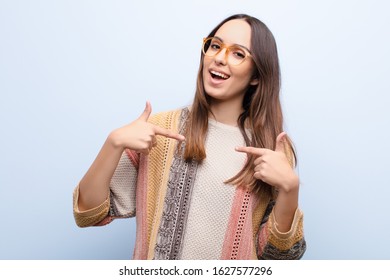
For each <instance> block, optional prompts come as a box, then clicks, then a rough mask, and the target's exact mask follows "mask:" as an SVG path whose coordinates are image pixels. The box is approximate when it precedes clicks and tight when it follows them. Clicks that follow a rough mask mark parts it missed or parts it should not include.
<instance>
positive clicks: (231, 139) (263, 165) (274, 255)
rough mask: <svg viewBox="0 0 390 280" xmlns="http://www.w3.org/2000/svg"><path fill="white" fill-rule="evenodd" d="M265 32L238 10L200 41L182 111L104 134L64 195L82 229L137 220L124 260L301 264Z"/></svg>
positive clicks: (293, 187)
mask: <svg viewBox="0 0 390 280" xmlns="http://www.w3.org/2000/svg"><path fill="white" fill-rule="evenodd" d="M279 90H280V70H279V62H278V55H277V49H276V43H275V41H274V38H273V36H272V34H271V32H270V31H269V29H268V28H267V27H266V26H265V25H264V24H263V23H262V22H261V21H259V20H258V19H256V18H254V17H251V16H248V15H234V16H231V17H229V18H227V19H225V20H224V21H222V22H221V23H220V24H219V25H218V26H217V27H216V28H215V29H214V30H213V31H212V32H211V33H210V34H209V35H208V36H207V38H205V39H204V41H203V46H202V54H201V62H200V67H199V73H198V78H197V89H196V93H195V98H194V101H193V104H192V105H191V106H190V107H186V108H182V109H179V110H174V111H170V112H164V113H159V114H156V115H153V116H151V111H152V109H151V105H150V103H149V102H147V103H146V107H145V110H144V112H143V113H142V114H141V115H140V117H139V118H138V119H136V120H135V121H133V122H132V123H130V124H128V125H126V126H124V127H121V128H118V129H116V130H114V131H112V132H111V133H110V134H109V136H108V138H107V140H106V142H105V143H104V145H103V147H102V149H101V151H100V152H99V154H98V156H97V158H96V159H95V161H94V162H93V164H92V166H91V167H90V169H89V170H88V172H87V173H86V174H85V176H84V177H83V178H82V180H81V181H80V183H79V185H78V186H77V188H76V189H75V191H74V200H73V201H74V215H75V220H76V223H77V224H78V225H79V226H80V227H86V226H93V225H105V224H107V223H109V222H111V221H112V220H113V219H115V218H123V217H132V216H135V214H136V213H137V215H136V224H137V229H136V245H135V249H134V256H133V257H134V259H299V258H301V257H302V255H303V253H304V251H305V249H306V243H305V240H304V236H303V214H302V212H301V211H300V210H299V208H298V190H299V179H298V176H297V175H296V173H295V172H294V168H293V166H294V163H295V153H294V150H293V148H292V145H291V142H290V140H289V138H288V137H287V135H286V133H285V132H283V116H282V111H281V106H280V101H279Z"/></svg>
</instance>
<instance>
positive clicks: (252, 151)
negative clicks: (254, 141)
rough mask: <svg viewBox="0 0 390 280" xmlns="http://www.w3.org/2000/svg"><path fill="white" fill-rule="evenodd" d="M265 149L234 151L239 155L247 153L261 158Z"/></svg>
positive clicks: (238, 149) (237, 149)
mask: <svg viewBox="0 0 390 280" xmlns="http://www.w3.org/2000/svg"><path fill="white" fill-rule="evenodd" d="M266 150H267V149H263V148H255V147H236V151H237V152H240V153H247V154H251V155H255V156H262V155H264V152H265V151H266Z"/></svg>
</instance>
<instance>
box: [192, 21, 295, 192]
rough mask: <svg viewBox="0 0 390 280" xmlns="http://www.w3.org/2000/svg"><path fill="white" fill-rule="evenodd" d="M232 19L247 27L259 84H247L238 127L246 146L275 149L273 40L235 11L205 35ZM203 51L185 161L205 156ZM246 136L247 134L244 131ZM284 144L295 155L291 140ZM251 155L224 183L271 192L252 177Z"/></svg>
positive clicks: (278, 121)
mask: <svg viewBox="0 0 390 280" xmlns="http://www.w3.org/2000/svg"><path fill="white" fill-rule="evenodd" d="M233 19H242V20H245V21H246V22H247V23H248V24H249V25H250V26H251V46H250V47H251V48H250V49H251V53H252V58H253V61H254V65H255V67H254V72H253V77H254V78H257V79H258V81H259V83H258V85H255V86H251V85H250V86H248V89H247V91H246V93H245V96H244V100H243V104H242V106H243V109H244V112H243V113H242V114H241V115H240V116H239V118H238V126H239V128H240V131H241V133H242V135H243V137H244V140H245V143H246V145H247V146H252V147H258V148H267V149H272V150H274V149H275V144H276V137H277V136H278V134H279V133H281V132H282V131H283V114H282V109H281V105H280V99H279V92H280V68H279V59H278V53H277V47H276V42H275V39H274V37H273V35H272V33H271V31H270V30H269V29H268V27H267V26H266V25H265V24H264V23H263V22H261V21H260V20H258V19H257V18H254V17H251V16H248V15H245V14H238V15H233V16H231V17H228V18H226V19H225V20H224V21H222V22H221V23H220V24H219V25H217V26H216V27H215V28H214V29H213V30H212V31H211V33H210V34H209V35H208V36H207V37H212V36H214V35H215V33H216V32H217V31H218V29H219V28H220V27H221V26H222V25H223V24H224V23H225V22H227V21H230V20H233ZM202 72H203V54H201V59H200V67H199V71H198V78H197V84H196V92H195V98H194V102H193V104H192V107H191V110H190V113H189V116H188V120H187V125H186V133H185V135H186V147H185V151H184V158H185V159H186V160H188V161H190V160H196V161H198V162H201V161H202V160H203V159H205V158H206V152H205V147H204V144H205V139H206V134H207V129H208V118H209V114H210V113H211V110H210V97H209V96H208V95H207V93H206V92H205V89H204V84H203V75H202ZM245 129H249V131H250V135H249V136H248V135H247V132H248V130H245ZM287 144H288V145H289V146H290V148H291V151H292V153H293V156H294V161H295V160H296V158H295V152H294V149H293V147H292V144H291V141H290V140H288V141H287ZM254 160H255V156H253V155H248V159H247V161H246V163H245V165H244V167H243V168H242V170H241V171H240V172H239V173H238V174H236V175H235V176H234V177H232V178H231V179H229V180H227V181H226V182H225V183H231V184H234V185H238V186H245V187H247V188H248V190H250V191H253V190H255V191H259V190H265V191H267V192H268V191H269V192H272V190H273V188H271V187H270V186H269V185H268V184H266V183H265V182H263V181H260V180H256V179H255V178H254V177H253V162H254Z"/></svg>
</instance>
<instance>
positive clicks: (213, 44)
mask: <svg viewBox="0 0 390 280" xmlns="http://www.w3.org/2000/svg"><path fill="white" fill-rule="evenodd" d="M210 48H212V49H213V50H219V49H220V48H221V46H220V45H219V44H218V43H211V45H210Z"/></svg>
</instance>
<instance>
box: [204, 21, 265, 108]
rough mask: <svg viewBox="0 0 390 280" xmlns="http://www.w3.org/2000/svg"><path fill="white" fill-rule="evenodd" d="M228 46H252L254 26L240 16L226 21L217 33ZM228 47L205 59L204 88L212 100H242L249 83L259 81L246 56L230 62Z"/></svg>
mask: <svg viewBox="0 0 390 280" xmlns="http://www.w3.org/2000/svg"><path fill="white" fill-rule="evenodd" d="M214 37H218V38H220V39H221V40H222V42H223V43H224V44H225V45H227V46H230V45H234V44H237V45H241V46H244V47H246V48H247V49H250V45H251V27H250V25H249V24H248V23H247V22H246V21H244V20H241V19H234V20H231V21H228V22H226V23H224V24H223V25H222V26H221V27H220V28H219V29H218V31H217V33H216V34H215V35H214ZM225 54H226V49H222V50H221V51H220V52H219V53H218V54H217V55H215V56H213V57H209V56H204V58H203V73H202V74H203V82H204V88H205V91H206V93H207V95H209V96H210V97H212V101H218V102H224V101H229V102H230V101H234V102H240V104H242V100H243V98H244V94H245V92H246V89H247V88H248V86H249V85H256V84H257V83H258V81H257V80H256V79H253V78H252V73H253V67H254V63H253V61H252V58H251V57H247V58H246V59H245V60H244V61H243V62H242V63H241V64H239V65H231V64H229V61H228V59H227V56H226V55H225Z"/></svg>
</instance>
